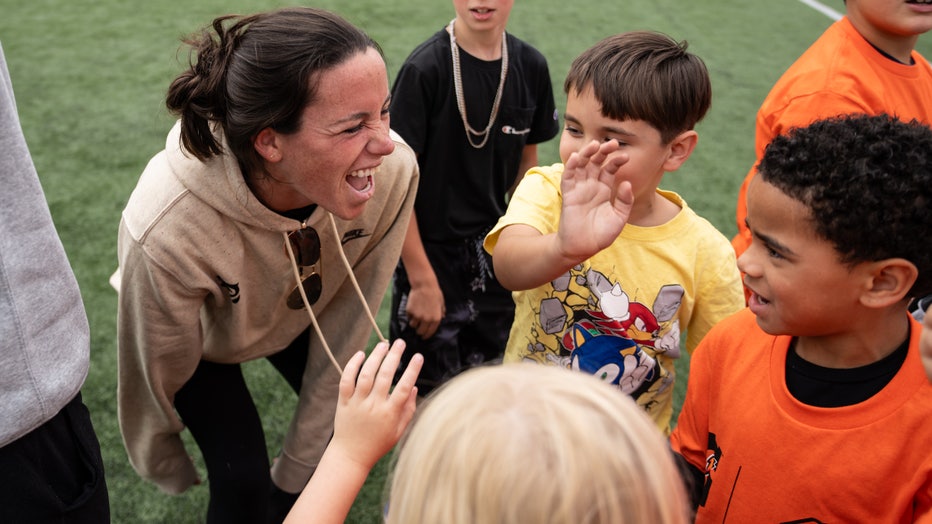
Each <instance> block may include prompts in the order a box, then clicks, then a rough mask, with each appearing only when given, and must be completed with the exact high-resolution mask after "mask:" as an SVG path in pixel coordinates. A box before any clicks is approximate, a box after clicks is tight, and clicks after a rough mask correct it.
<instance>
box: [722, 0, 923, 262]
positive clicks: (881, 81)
mask: <svg viewBox="0 0 932 524" xmlns="http://www.w3.org/2000/svg"><path fill="white" fill-rule="evenodd" d="M845 12H846V14H845V16H844V17H842V18H841V19H840V20H838V21H837V22H835V23H834V24H832V25H831V26H830V27H829V28H828V29H827V30H826V31H825V32H824V33H822V36H820V37H819V39H818V40H816V41H815V42H814V43H813V44H812V46H810V47H809V49H807V50H806V52H805V53H803V54H802V55H801V56H800V57H799V58H798V59H797V60H796V62H795V63H794V64H793V65H791V66H790V68H789V69H787V70H786V72H785V73H783V76H781V77H780V79H779V80H777V83H776V84H774V86H773V88H772V89H771V91H770V93H769V94H768V95H767V98H766V99H765V100H764V102H763V104H761V106H760V109H759V110H758V112H757V128H756V137H755V152H756V160H755V162H754V165H755V166H756V165H757V162H758V161H760V159H761V156H762V155H763V154H764V148H765V147H766V146H767V144H768V143H769V142H770V141H771V140H773V138H774V137H775V136H777V135H779V134H781V133H784V132H786V131H788V130H789V129H792V128H794V127H799V126H804V125H807V124H809V123H810V122H813V121H815V120H817V119H819V118H825V117H832V116H837V115H842V114H847V113H867V114H870V115H876V114H880V113H888V114H891V115H894V116H896V117H898V118H900V119H902V120H912V119H914V118H915V119H917V120H919V121H921V122H924V123H926V124H932V67H930V65H929V62H927V61H926V59H925V58H923V57H922V56H921V55H920V54H919V53H918V52H916V51H915V47H916V42H917V41H918V40H919V35H921V34H923V33H925V32H927V31H929V30H930V29H932V4H922V3H917V2H909V1H904V0H847V1H846V2H845ZM754 173H756V169H755V167H752V168H751V170H750V172H748V174H747V176H746V177H745V179H744V182H743V183H742V184H741V190H740V191H739V193H738V203H737V210H736V219H737V224H738V234H737V235H735V237H734V238H733V239H732V241H731V243H732V246H734V248H735V253H736V254H737V255H738V256H740V255H741V253H743V252H744V250H745V249H747V247H748V245H750V243H751V233H750V231H749V230H748V228H747V225H745V223H744V219H745V217H746V216H747V204H746V198H747V190H748V184H749V183H750V181H751V179H752V178H753V177H754Z"/></svg>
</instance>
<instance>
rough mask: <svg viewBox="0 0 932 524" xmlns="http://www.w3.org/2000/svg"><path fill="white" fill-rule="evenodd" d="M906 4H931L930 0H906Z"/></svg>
mask: <svg viewBox="0 0 932 524" xmlns="http://www.w3.org/2000/svg"><path fill="white" fill-rule="evenodd" d="M906 3H907V4H922V5H932V0H906Z"/></svg>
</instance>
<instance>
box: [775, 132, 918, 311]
mask: <svg viewBox="0 0 932 524" xmlns="http://www.w3.org/2000/svg"><path fill="white" fill-rule="evenodd" d="M757 169H758V172H759V173H760V176H761V179H762V180H764V181H765V182H768V183H770V184H772V185H774V186H776V187H777V188H779V189H780V190H781V191H783V193H785V194H786V195H788V196H790V197H791V198H793V199H795V200H798V201H800V202H802V203H803V204H804V205H805V206H806V207H807V208H809V210H810V213H811V218H812V220H813V222H814V224H813V226H814V229H815V232H816V233H817V234H818V235H819V236H821V237H822V238H824V239H825V240H827V241H828V242H830V243H831V244H832V245H833V246H834V247H835V250H836V251H837V252H838V254H839V258H840V260H841V261H842V262H843V263H847V264H851V265H854V264H858V263H860V262H868V261H877V260H884V259H890V258H903V259H906V260H908V261H910V262H912V263H913V264H914V265H915V266H916V268H917V269H918V272H919V276H918V278H917V279H916V282H915V283H914V284H913V287H912V290H911V292H910V293H909V295H910V296H922V295H926V294H929V293H930V292H932V249H929V245H928V242H929V238H930V237H932V130H930V129H929V127H927V126H925V125H923V124H921V123H919V122H916V121H915V120H914V121H912V122H908V123H907V122H903V121H900V120H898V119H896V118H893V117H890V116H888V115H878V116H868V115H845V116H838V117H835V118H829V119H825V120H820V121H817V122H814V123H812V124H810V125H809V126H807V127H802V128H797V129H793V130H791V131H790V132H789V133H787V134H785V135H781V136H778V137H777V138H775V139H774V140H773V141H771V143H770V144H769V145H768V146H767V149H766V150H765V153H764V156H763V157H762V158H761V161H760V163H759V164H758V167H757Z"/></svg>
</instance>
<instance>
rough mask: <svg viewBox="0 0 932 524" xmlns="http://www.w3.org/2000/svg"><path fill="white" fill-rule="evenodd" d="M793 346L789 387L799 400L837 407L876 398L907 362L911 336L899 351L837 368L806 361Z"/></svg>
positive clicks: (789, 355) (788, 361) (789, 357)
mask: <svg viewBox="0 0 932 524" xmlns="http://www.w3.org/2000/svg"><path fill="white" fill-rule="evenodd" d="M794 346H795V340H794V345H793V346H790V351H789V352H788V353H787V355H786V387H787V389H789V390H790V393H791V394H792V395H793V397H794V398H796V400H799V401H800V402H803V403H804V404H808V405H810V406H818V407H823V408H836V407H841V406H850V405H853V404H857V403H859V402H863V401H865V400H867V399H869V398H871V397H872V396H874V395H876V394H877V393H878V392H880V390H881V389H883V388H884V387H885V386H886V385H887V384H888V383H890V381H891V380H893V377H894V376H895V375H896V373H897V372H898V371H899V370H900V368H901V367H902V366H903V362H906V355H907V353H908V352H909V336H907V337H906V340H905V341H904V342H903V343H902V344H900V346H899V347H898V348H896V351H894V352H893V353H891V354H889V355H887V356H886V357H884V358H882V359H880V360H878V361H877V362H873V363H871V364H868V365H866V366H860V367H856V368H850V369H835V368H826V367H822V366H817V365H815V364H813V363H811V362H808V361H806V360H803V359H802V357H800V356H799V355H798V354H797V353H796V349H795V347H794Z"/></svg>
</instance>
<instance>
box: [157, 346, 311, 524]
mask: <svg viewBox="0 0 932 524" xmlns="http://www.w3.org/2000/svg"><path fill="white" fill-rule="evenodd" d="M309 333H310V332H309V331H304V333H302V334H301V335H299V336H298V337H297V338H296V339H295V340H294V341H293V342H292V343H291V344H290V345H289V346H288V347H287V348H285V349H283V350H282V351H280V352H278V353H276V354H274V355H271V356H269V357H268V360H269V362H270V363H271V364H272V365H273V366H274V367H275V369H276V370H278V372H279V373H281V375H282V376H283V377H284V378H285V380H286V381H287V382H288V384H289V385H290V386H291V388H292V389H293V390H294V391H295V393H297V392H298V391H300V389H301V379H302V376H303V374H304V368H305V365H306V364H307V347H308V337H309ZM175 409H177V410H178V414H179V415H180V416H181V420H182V422H184V424H185V426H187V428H188V430H189V431H190V432H191V435H192V436H193V437H194V440H195V442H197V445H198V447H199V448H200V450H201V453H202V454H203V456H204V462H205V465H206V466H207V481H208V486H209V488H210V502H209V504H208V507H207V522H208V523H209V524H211V523H224V524H233V523H239V522H241V523H243V524H257V523H258V524H261V523H266V522H269V523H273V522H274V523H281V522H282V520H284V518H285V515H286V514H287V513H288V510H290V509H291V506H292V505H293V504H294V502H295V501H296V500H297V498H298V494H291V493H285V492H284V491H282V490H280V489H278V488H277V487H276V486H275V485H274V484H273V483H272V479H271V476H270V464H269V456H268V452H267V450H266V443H265V433H264V432H263V430H262V421H261V419H260V417H259V412H258V410H257V409H256V405H255V403H254V402H253V400H252V395H251V394H250V393H249V388H248V387H247V386H246V381H245V379H244V378H243V371H242V368H241V367H240V365H239V364H217V363H214V362H207V361H204V360H202V361H201V363H200V364H199V365H198V367H197V370H196V371H195V372H194V375H193V376H192V377H191V379H190V380H188V382H187V383H185V385H184V386H183V387H182V388H181V390H179V391H178V393H177V394H176V395H175Z"/></svg>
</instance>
